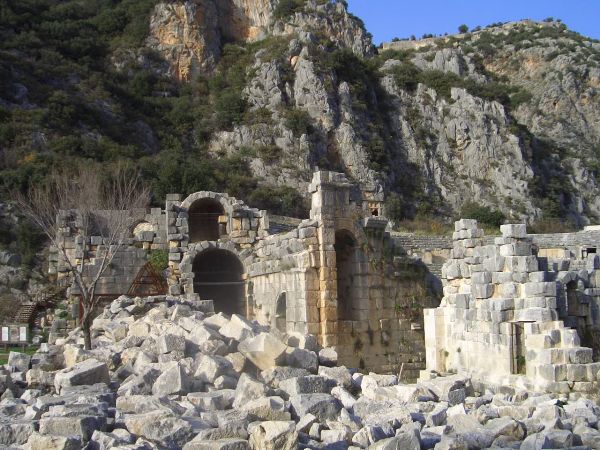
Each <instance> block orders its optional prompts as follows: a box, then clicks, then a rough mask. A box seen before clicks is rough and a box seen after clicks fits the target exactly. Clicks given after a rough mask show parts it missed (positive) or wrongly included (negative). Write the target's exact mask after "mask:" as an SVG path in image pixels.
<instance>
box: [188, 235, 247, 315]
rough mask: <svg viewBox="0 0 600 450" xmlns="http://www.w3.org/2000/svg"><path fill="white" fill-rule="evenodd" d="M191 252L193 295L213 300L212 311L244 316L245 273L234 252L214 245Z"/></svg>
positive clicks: (245, 305) (245, 307) (245, 309)
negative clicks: (213, 309)
mask: <svg viewBox="0 0 600 450" xmlns="http://www.w3.org/2000/svg"><path fill="white" fill-rule="evenodd" d="M194 253H195V255H193V256H191V255H190V259H191V262H192V273H193V280H194V281H193V291H194V293H196V294H198V295H199V296H200V298H201V299H203V300H213V302H214V308H215V312H223V313H225V314H241V315H246V313H247V302H246V286H245V285H246V281H245V280H246V274H245V269H244V265H243V263H242V261H241V260H240V258H239V257H238V255H237V254H236V252H232V251H230V250H227V249H223V248H219V247H218V246H214V247H209V248H207V249H205V250H203V251H201V252H194Z"/></svg>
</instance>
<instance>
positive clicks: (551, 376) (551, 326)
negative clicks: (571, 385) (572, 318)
mask: <svg viewBox="0 0 600 450" xmlns="http://www.w3.org/2000/svg"><path fill="white" fill-rule="evenodd" d="M525 335H526V343H527V349H528V354H527V375H528V376H529V377H539V379H540V380H543V382H544V383H545V384H556V385H555V386H557V385H560V384H561V383H565V384H568V382H575V383H577V382H581V383H591V382H594V381H597V380H598V373H599V371H600V363H593V362H592V356H593V351H592V349H591V348H587V347H581V342H580V339H579V335H578V334H577V330H574V329H572V328H567V327H565V325H564V322H563V321H562V320H558V321H551V322H544V323H529V324H526V328H525ZM558 387H560V386H558ZM566 387H567V386H565V388H566Z"/></svg>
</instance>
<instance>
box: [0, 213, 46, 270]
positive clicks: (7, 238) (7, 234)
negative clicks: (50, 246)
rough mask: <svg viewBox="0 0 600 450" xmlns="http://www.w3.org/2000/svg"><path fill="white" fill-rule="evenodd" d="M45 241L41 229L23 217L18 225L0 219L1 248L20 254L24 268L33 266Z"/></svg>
mask: <svg viewBox="0 0 600 450" xmlns="http://www.w3.org/2000/svg"><path fill="white" fill-rule="evenodd" d="M43 241H44V237H43V236H42V235H41V233H40V232H39V230H38V229H37V228H36V227H34V226H33V225H31V224H30V223H28V222H26V221H25V220H23V219H19V221H18V222H17V224H16V225H10V224H8V223H6V222H4V221H0V249H6V250H8V251H10V252H12V253H15V254H18V255H20V256H21V266H22V267H24V268H28V269H31V268H33V266H34V265H35V263H36V255H37V253H38V252H39V251H40V250H41V249H42V244H43Z"/></svg>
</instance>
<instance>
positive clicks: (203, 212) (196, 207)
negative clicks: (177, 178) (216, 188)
mask: <svg viewBox="0 0 600 450" xmlns="http://www.w3.org/2000/svg"><path fill="white" fill-rule="evenodd" d="M223 214H224V210H223V206H221V203H219V202H218V201H217V200H215V199H212V198H202V199H200V200H196V201H195V202H194V203H192V206H190V209H189V210H188V216H189V217H188V223H189V226H190V230H189V233H190V242H191V243H193V242H201V241H217V240H219V237H220V236H221V234H224V231H225V230H221V227H220V225H219V216H222V215H223ZM222 231H223V233H222Z"/></svg>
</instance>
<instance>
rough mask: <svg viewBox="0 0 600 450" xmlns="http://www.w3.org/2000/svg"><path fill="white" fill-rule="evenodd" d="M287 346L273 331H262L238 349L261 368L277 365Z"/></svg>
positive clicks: (241, 344) (245, 341) (241, 343)
mask: <svg viewBox="0 0 600 450" xmlns="http://www.w3.org/2000/svg"><path fill="white" fill-rule="evenodd" d="M286 348H287V346H286V345H285V344H284V343H283V342H281V341H280V340H279V339H278V338H277V337H276V336H275V335H273V334H271V333H260V334H259V335H258V336H256V337H253V338H249V339H246V340H244V341H242V342H240V344H239V345H238V351H239V352H240V353H241V354H242V355H244V356H245V357H246V358H248V360H250V361H251V362H252V363H253V364H254V365H255V366H256V367H258V368H259V369H260V370H266V369H270V368H272V367H275V366H276V365H277V364H278V363H279V362H280V361H281V360H282V359H283V358H285V352H286ZM315 356H316V355H315Z"/></svg>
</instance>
